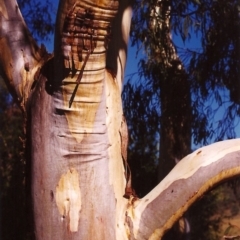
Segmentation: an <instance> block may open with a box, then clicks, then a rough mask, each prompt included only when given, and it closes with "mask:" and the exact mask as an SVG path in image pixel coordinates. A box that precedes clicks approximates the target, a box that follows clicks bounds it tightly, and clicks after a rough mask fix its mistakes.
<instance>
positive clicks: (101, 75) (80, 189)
mask: <svg viewBox="0 0 240 240" xmlns="http://www.w3.org/2000/svg"><path fill="white" fill-rule="evenodd" d="M0 11H1V24H0V26H1V38H0V41H1V48H0V65H1V75H2V77H3V78H4V80H5V81H6V83H7V85H8V87H9V90H10V91H11V93H12V95H13V97H14V98H15V99H16V101H17V102H18V104H19V106H20V107H21V109H22V110H23V112H24V114H25V118H26V129H27V142H26V145H27V149H28V161H29V166H30V167H31V192H32V208H33V214H32V216H33V219H32V222H33V223H34V232H35V238H36V239H53V240H54V239H57V240H59V239H66V240H67V239H159V238H161V237H162V236H163V234H164V232H165V231H167V229H169V228H170V227H171V226H172V225H173V223H174V222H175V221H176V220H177V219H178V218H179V217H180V216H181V215H182V214H183V212H184V211H186V210H187V208H188V207H189V206H190V205H191V204H192V203H193V202H194V201H195V200H196V199H197V198H199V197H201V195H202V194H203V193H204V192H205V191H207V190H208V189H209V188H211V187H212V186H213V185H215V184H217V183H218V182H219V181H222V180H225V179H227V178H230V177H233V176H236V175H238V174H240V167H239V165H240V147H239V146H240V142H239V140H231V141H225V142H222V143H217V144H215V145H211V146H208V147H206V148H202V149H199V150H197V151H196V152H194V153H192V154H191V155H188V156H187V157H186V158H185V159H184V160H182V161H181V162H180V163H179V164H177V166H176V167H175V168H174V170H173V171H172V172H171V173H170V174H169V175H168V176H167V177H166V178H165V179H164V180H163V181H162V182H161V183H160V184H159V185H158V186H157V187H156V188H155V189H154V190H153V191H151V192H150V193H149V194H147V195H146V196H145V197H143V198H142V199H138V198H137V196H136V195H135V194H134V191H133V190H132V188H131V179H130V178H131V174H129V167H128V164H127V161H126V158H127V154H126V146H127V127H126V121H125V119H124V117H123V112H122V103H121V88H122V81H123V75H124V67H125V62H126V52H127V42H128V35H129V29H130V22H131V6H130V5H129V3H128V2H127V1H120V2H118V1H112V0H110V1H108V0H100V1H91V0H84V1H78V0H76V1H75V0H62V1H60V3H59V9H58V14H57V20H56V29H55V46H54V55H53V54H48V53H47V52H46V50H45V48H44V47H43V46H42V47H38V46H37V44H36V43H35V41H34V40H33V38H32V36H31V34H30V33H29V31H28V29H27V27H26V25H25V22H24V20H23V18H22V15H21V13H20V11H19V8H18V6H17V3H16V1H15V0H4V1H1V2H0ZM229 160H231V161H229ZM28 180H29V179H28Z"/></svg>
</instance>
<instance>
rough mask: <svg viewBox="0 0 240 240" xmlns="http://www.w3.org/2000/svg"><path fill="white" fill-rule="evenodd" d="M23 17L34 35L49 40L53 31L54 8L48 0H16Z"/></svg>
mask: <svg viewBox="0 0 240 240" xmlns="http://www.w3.org/2000/svg"><path fill="white" fill-rule="evenodd" d="M18 5H19V7H20V9H21V12H22V14H23V16H24V19H25V21H26V23H27V25H28V27H29V29H30V30H31V33H32V34H33V36H34V37H36V38H37V39H41V40H49V35H50V34H52V33H53V32H54V26H55V25H54V24H55V19H54V16H56V9H55V8H54V7H53V3H52V1H49V0H44V1H40V0H18Z"/></svg>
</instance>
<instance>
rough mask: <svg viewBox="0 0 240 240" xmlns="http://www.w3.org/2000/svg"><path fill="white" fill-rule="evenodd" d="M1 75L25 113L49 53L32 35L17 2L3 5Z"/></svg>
mask: <svg viewBox="0 0 240 240" xmlns="http://www.w3.org/2000/svg"><path fill="white" fill-rule="evenodd" d="M0 45H1V49H0V74H1V76H2V77H3V79H4V81H5V82H6V84H7V86H8V88H9V90H10V92H11V94H12V95H13V97H14V99H15V100H17V102H18V103H19V104H20V105H21V107H22V108H23V109H25V104H26V101H27V98H28V96H29V93H30V89H31V85H32V83H33V81H34V75H35V73H36V72H37V70H38V68H39V67H40V66H41V65H42V63H43V58H42V57H43V55H45V53H46V51H42V50H41V49H39V48H38V46H37V44H36V42H35V41H34V40H33V38H32V36H31V35H30V33H29V31H28V29H27V26H26V24H25V22H24V19H23V17H22V15H21V13H20V10H19V7H18V5H17V3H16V1H15V0H4V1H1V2H0Z"/></svg>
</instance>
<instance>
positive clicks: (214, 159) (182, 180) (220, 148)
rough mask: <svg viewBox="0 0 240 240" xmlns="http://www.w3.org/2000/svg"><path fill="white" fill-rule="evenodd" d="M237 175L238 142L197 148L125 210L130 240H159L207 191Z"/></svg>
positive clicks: (239, 157) (238, 161)
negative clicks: (147, 192) (131, 239)
mask: <svg viewBox="0 0 240 240" xmlns="http://www.w3.org/2000/svg"><path fill="white" fill-rule="evenodd" d="M237 175H240V139H234V140H226V141H223V142H218V143H214V144H212V145H209V146H206V147H203V148H200V149H198V150H196V151H195V152H193V153H192V154H190V155H188V156H186V157H185V158H184V159H182V161H180V162H179V163H178V164H177V165H176V167H175V168H174V169H173V170H172V171H171V172H170V173H169V174H168V176H167V177H166V178H165V179H164V180H163V181H162V182H161V183H159V184H158V186H157V187H155V188H154V189H153V190H152V191H151V192H150V193H149V194H147V195H146V196H145V197H144V198H142V199H141V200H139V201H136V202H135V203H134V204H133V206H131V207H129V208H128V212H127V221H128V225H129V232H130V234H131V235H132V237H133V239H138V240H140V239H151V240H153V239H161V237H162V236H163V234H164V233H165V232H166V231H167V230H168V229H169V228H171V227H172V226H173V224H174V223H175V222H176V221H177V220H178V219H179V218H180V217H181V216H182V215H183V213H184V212H186V211H187V209H188V208H189V207H190V205H191V204H192V203H193V202H195V201H196V200H197V199H199V198H200V197H201V196H202V195H203V194H204V193H205V192H206V191H208V190H209V189H211V188H212V187H213V186H215V185H217V184H219V183H220V182H222V181H225V180H227V179H229V178H232V177H234V176H237Z"/></svg>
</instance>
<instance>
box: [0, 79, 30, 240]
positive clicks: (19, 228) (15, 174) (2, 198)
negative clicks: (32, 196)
mask: <svg viewBox="0 0 240 240" xmlns="http://www.w3.org/2000/svg"><path fill="white" fill-rule="evenodd" d="M0 96H1V104H0V126H1V130H0V149H1V152H0V153H1V155H0V189H1V192H0V204H1V210H0V213H1V218H0V238H1V239H4V240H12V239H24V235H25V231H26V217H25V216H26V209H25V199H26V196H25V190H24V189H25V160H24V156H23V151H24V150H23V142H22V139H24V134H23V118H22V113H21V111H20V110H19V108H18V107H17V106H16V105H15V104H14V103H13V102H12V100H11V98H10V97H9V94H8V92H7V89H6V87H5V85H4V83H3V81H2V79H0ZM16 216H17V217H16Z"/></svg>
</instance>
